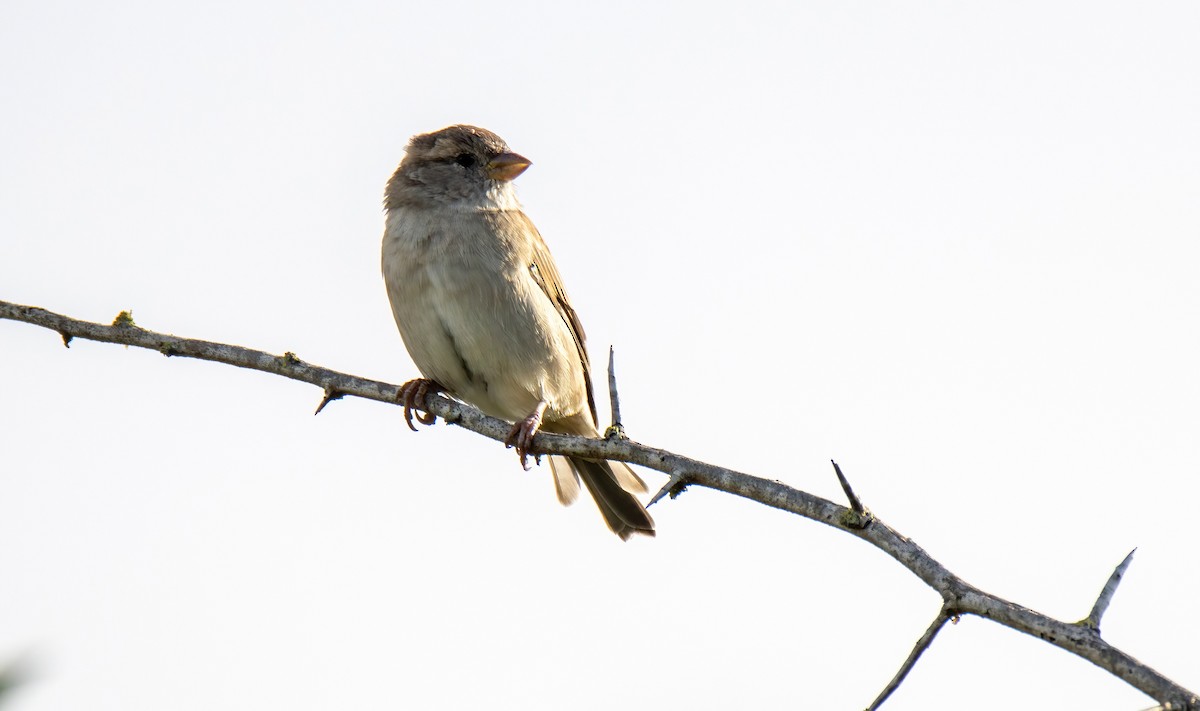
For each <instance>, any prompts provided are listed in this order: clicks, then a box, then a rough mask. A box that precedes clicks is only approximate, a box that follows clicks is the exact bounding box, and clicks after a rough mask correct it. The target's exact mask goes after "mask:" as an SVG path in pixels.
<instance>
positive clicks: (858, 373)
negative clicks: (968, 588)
mask: <svg viewBox="0 0 1200 711" xmlns="http://www.w3.org/2000/svg"><path fill="white" fill-rule="evenodd" d="M797 5H799V3H755V2H742V3H737V4H736V5H724V6H716V5H711V6H706V5H703V4H700V3H694V2H689V3H683V2H680V3H673V4H667V3H659V4H656V5H654V6H653V7H647V4H646V3H632V2H628V3H625V2H616V3H605V4H603V6H601V5H593V6H592V7H591V8H589V9H583V8H573V7H569V6H566V5H564V4H555V3H549V2H546V3H533V2H511V3H497V4H494V5H485V4H482V3H478V2H466V3H450V2H436V3H435V2H426V3H420V4H413V3H406V2H386V3H384V2H341V3H337V4H336V6H334V5H333V4H330V5H328V6H325V5H321V4H317V3H284V2H278V3H272V2H254V1H251V2H245V1H242V2H236V3H233V2H201V3H161V2H150V1H145V2H133V1H125V0H114V1H113V2H104V3H94V2H86V3H85V2H55V1H54V0H36V2H28V1H25V0H6V2H5V3H4V4H3V5H0V86H3V87H4V88H3V92H2V99H0V101H2V102H3V111H2V113H0V156H2V157H0V299H5V300H10V301H16V302H18V303H27V304H34V305H38V306H43V307H45V308H49V309H53V310H57V311H61V312H64V313H68V314H71V315H74V316H77V317H81V318H87V319H91V320H96V321H103V322H108V321H110V320H111V319H112V318H113V317H114V316H115V315H116V313H117V312H118V311H120V310H122V309H132V310H133V313H134V316H135V318H136V319H137V321H138V322H139V323H140V324H141V325H143V326H145V327H147V328H153V329H157V330H163V331H168V332H172V333H176V334H178V335H183V336H191V337H198V338H207V339H212V340H218V341H224V342H231V343H238V344H241V345H246V346H250V347H255V348H261V349H265V350H269V351H273V352H280V353H281V352H283V351H285V350H291V351H294V352H296V353H297V354H298V355H299V356H300V357H301V358H303V359H305V360H308V361H311V362H314V363H318V364H321V365H325V366H329V367H333V368H337V369H340V370H345V371H349V372H353V373H356V374H359V375H363V376H367V377H373V378H380V379H384V380H389V381H391V382H394V383H399V382H402V381H403V380H405V379H407V378H410V377H413V376H414V375H416V370H415V368H414V367H413V365H412V364H411V362H410V361H409V359H408V356H407V354H406V353H405V352H404V348H403V345H402V344H401V341H400V338H399V336H398V335H397V333H396V331H395V327H394V325H393V323H392V319H391V315H390V312H389V309H388V306H387V300H386V297H385V295H384V291H383V286H382V280H381V278H380V275H379V267H378V261H379V256H378V252H379V238H380V234H381V231H382V214H381V210H380V197H381V192H382V188H383V183H384V181H385V180H386V179H387V177H388V176H389V175H390V173H391V171H392V170H393V169H394V167H395V165H396V163H397V162H398V161H399V160H400V158H401V156H402V153H403V147H404V145H405V142H406V141H407V139H408V137H409V136H411V135H412V134H414V133H418V132H423V131H428V130H432V129H436V128H440V127H442V126H444V125H446V124H450V123H457V122H469V123H475V124H478V125H481V126H485V127H487V128H490V129H492V130H494V131H496V132H498V133H499V134H500V135H502V136H503V137H505V138H506V139H507V140H508V142H509V144H510V145H511V146H512V148H513V149H514V150H516V151H518V152H520V153H522V154H524V155H526V156H528V157H529V158H530V159H532V160H533V162H534V165H533V167H532V168H531V169H530V170H529V171H528V172H527V173H526V174H525V175H523V176H521V178H520V179H519V180H518V189H519V191H520V194H521V197H522V199H523V201H524V203H525V206H526V209H527V210H528V212H529V213H530V215H531V216H532V217H533V219H534V220H535V222H536V223H537V224H538V225H539V227H540V228H541V230H542V232H543V234H544V235H545V236H546V238H547V240H548V241H549V242H550V245H551V247H552V248H553V250H554V252H555V255H556V257H557V260H558V262H559V266H560V268H561V270H562V272H563V273H564V276H565V279H566V282H567V284H568V288H569V289H570V292H571V295H572V298H573V300H574V303H575V305H576V307H577V309H578V310H579V312H580V314H581V315H582V317H583V320H584V324H585V325H586V327H587V330H588V335H589V338H590V345H591V350H592V354H593V358H594V359H595V360H597V361H602V360H603V358H604V354H605V350H606V347H607V346H608V344H610V343H612V344H614V345H615V346H616V348H617V353H618V359H619V360H618V367H619V370H618V373H619V375H620V378H621V386H622V404H623V410H624V415H625V421H626V425H627V426H628V428H629V431H630V434H631V436H633V437H634V438H635V439H638V440H640V441H643V442H646V443H648V444H652V445H656V446H662V447H666V448H669V449H672V450H674V451H677V452H679V453H682V454H686V455H689V456H693V457H698V458H701V459H706V460H708V461H712V462H714V463H718V464H723V465H726V466H732V467H735V468H738V469H741V470H743V471H747V472H751V473H755V474H758V475H761V476H765V477H770V478H777V479H780V480H783V481H785V482H787V483H789V484H791V485H793V486H796V487H799V488H801V489H804V490H807V491H810V492H813V493H816V494H819V495H822V496H826V497H830V498H833V499H834V500H837V501H841V497H840V494H839V493H838V489H837V485H836V481H835V479H834V477H833V474H832V472H831V470H830V467H829V464H828V461H829V459H831V458H833V459H837V460H838V462H839V463H840V464H841V465H842V466H843V468H844V469H845V471H846V472H847V474H848V475H849V476H850V478H851V481H852V482H853V483H854V485H855V486H856V488H857V490H858V491H859V493H860V494H861V495H862V496H863V497H864V499H865V501H866V503H867V505H868V506H870V507H871V508H872V509H873V510H874V511H875V512H876V513H877V514H878V515H879V516H880V517H882V518H883V519H884V520H886V521H888V522H889V523H890V524H892V525H893V526H895V527H896V528H898V529H899V530H900V531H902V532H904V533H905V534H907V535H910V536H912V537H913V538H914V539H915V540H916V541H917V542H918V543H920V544H921V545H923V546H924V547H925V548H926V549H927V550H929V551H930V552H931V553H932V554H933V555H934V556H936V557H937V558H938V559H939V560H941V561H942V562H943V563H945V564H946V565H947V566H949V567H950V569H951V570H953V571H955V572H956V573H958V574H960V575H962V576H964V577H965V578H966V579H967V580H968V581H970V582H972V583H974V584H976V585H978V586H980V587H983V588H985V589H987V590H989V591H991V592H994V593H998V594H1001V595H1004V596H1006V597H1008V598H1009V599H1012V600H1014V601H1016V602H1019V603H1021V604H1024V605H1026V606H1029V607H1033V608H1035V609H1038V610H1040V611H1043V612H1045V613H1047V614H1050V615H1053V616H1057V617H1060V618H1063V619H1079V618H1081V617H1083V616H1085V615H1086V614H1087V611H1088V609H1089V608H1090V606H1091V604H1092V601H1093V599H1094V597H1095V595H1096V593H1097V592H1098V591H1099V589H1100V587H1101V586H1102V584H1103V582H1104V580H1105V578H1106V577H1107V575H1108V574H1109V572H1110V571H1111V569H1112V567H1113V566H1114V565H1115V564H1116V563H1117V562H1119V561H1120V560H1121V558H1122V557H1123V556H1124V555H1125V553H1127V552H1128V551H1129V550H1130V549H1131V548H1133V547H1135V546H1136V547H1138V553H1137V556H1136V558H1135V560H1134V563H1133V566H1132V568H1131V569H1130V571H1129V573H1128V575H1127V576H1126V580H1125V582H1124V583H1123V585H1122V587H1121V589H1120V590H1119V591H1118V593H1117V595H1116V598H1115V600H1114V602H1113V605H1112V607H1111V608H1110V610H1109V612H1108V616H1107V617H1106V618H1105V625H1104V632H1105V636H1106V638H1107V639H1109V640H1110V641H1111V642H1113V643H1115V644H1117V645H1119V646H1121V647H1122V648H1124V649H1125V650H1127V651H1128V652H1130V653H1132V654H1133V655H1134V656H1136V657H1138V658H1140V659H1143V660H1145V661H1146V662H1148V663H1150V664H1152V665H1153V666H1155V667H1156V668H1157V669H1158V670H1159V671H1161V672H1163V673H1164V674H1166V675H1168V676H1169V677H1172V678H1174V679H1175V680H1176V681H1178V682H1180V683H1182V684H1185V685H1188V686H1190V687H1191V688H1192V689H1196V688H1198V687H1200V653H1197V651H1196V646H1195V639H1196V638H1197V636H1200V621H1198V619H1197V617H1196V616H1195V615H1194V614H1192V609H1193V608H1194V605H1195V598H1196V593H1195V591H1196V590H1197V589H1200V566H1197V564H1196V562H1197V554H1196V550H1197V543H1198V542H1200V535H1198V534H1197V528H1196V526H1195V523H1194V521H1193V514H1192V510H1193V509H1194V508H1195V506H1196V501H1197V500H1198V499H1200V483H1198V481H1200V374H1198V368H1197V363H1200V328H1198V321H1200V266H1198V265H1200V247H1198V241H1197V238H1198V237H1200V200H1198V199H1197V196H1198V195H1200V41H1198V40H1197V38H1200V5H1196V4H1195V3H1190V2H1175V3H1171V2H1156V3H1120V4H1114V3H1105V2H1074V3H1067V2H1006V3H970V4H967V3H950V2H946V3H922V4H914V3H903V4H901V3H862V2H814V3H804V5H803V7H797ZM0 368H3V372H4V373H5V374H6V375H5V381H6V382H5V388H4V393H3V395H2V396H0V402H2V403H3V406H2V407H0V450H2V454H0V575H2V576H3V582H2V583H0V663H2V662H3V661H4V660H6V659H9V660H11V659H14V658H26V659H28V663H29V664H30V666H31V668H32V669H33V673H34V674H35V678H34V679H33V680H32V681H31V682H30V683H29V684H28V685H27V686H26V687H24V689H23V690H22V691H21V692H20V693H18V694H16V695H14V697H13V698H12V703H11V704H10V705H9V708H11V709H13V710H14V711H48V710H58V709H91V710H106V709H112V710H121V711H129V710H130V709H135V710H137V709H172V711H187V710H189V709H204V710H206V711H207V710H209V709H223V710H226V711H231V710H238V709H247V710H249V709H255V710H258V709H264V708H280V709H282V708H287V709H293V710H296V711H303V710H305V709H329V708H343V709H388V708H392V709H395V708H446V709H477V708H526V709H559V708H572V709H609V708H614V707H619V708H625V709H668V708H679V709H687V708H696V709H705V708H714V709H715V708H759V709H784V708H786V709H796V708H813V709H859V708H863V707H864V706H865V705H866V704H867V703H869V702H870V700H871V699H872V698H874V696H875V694H876V693H877V692H878V691H879V690H880V689H881V688H882V686H883V685H884V684H885V683H886V682H887V680H888V679H889V678H891V675H892V674H893V673H894V672H895V670H896V668H897V667H898V665H899V664H900V662H901V661H902V659H903V658H904V656H905V654H907V652H908V650H909V649H910V647H911V645H912V643H913V642H914V641H915V640H916V639H917V637H918V636H919V635H920V634H921V632H922V631H923V630H924V629H925V627H926V625H927V624H928V623H929V621H930V620H931V619H932V618H933V616H934V614H935V613H936V610H937V607H938V603H939V600H938V598H937V596H936V595H935V594H934V593H933V592H932V591H930V590H928V589H926V588H925V587H924V586H923V585H922V584H921V583H920V582H919V581H918V580H917V579H916V578H914V577H913V576H912V575H910V574H909V573H908V572H907V571H905V570H904V569H903V568H901V567H900V566H899V565H897V564H896V563H894V562H893V561H891V560H890V559H889V558H887V557H886V556H884V555H883V554H882V553H880V552H879V551H877V550H875V549H873V548H870V547H869V546H867V545H865V544H863V543H861V542H859V541H858V540H856V539H854V538H852V537H850V536H847V535H844V534H841V533H839V532H837V531H834V530H832V529H828V528H825V527H823V526H820V525H817V524H814V523H812V522H809V521H805V520H802V519H799V518H795V517H790V516H787V515H784V514H781V513H779V512H776V511H772V510H768V509H766V508H763V507H761V506H758V505H755V504H752V503H749V502H746V501H742V500H739V499H736V498H734V497H731V496H727V495H722V494H717V493H714V492H709V491H703V490H692V491H689V492H688V493H687V494H686V495H685V496H684V497H682V498H681V499H679V500H677V501H673V502H666V503H664V504H663V505H660V506H656V507H655V508H654V509H653V513H654V515H655V518H656V520H657V522H658V526H659V537H658V539H657V540H653V541H650V540H637V541H632V542H630V543H626V544H622V543H621V542H620V541H619V540H617V539H616V537H614V536H612V535H611V534H609V533H608V532H607V531H606V530H605V528H604V526H603V524H602V522H601V520H600V518H599V514H598V513H597V512H596V511H595V510H594V507H593V506H592V505H591V504H590V503H585V504H581V505H578V506H575V507H573V508H570V509H563V508H560V507H559V506H558V505H557V504H556V503H555V500H554V494H553V487H552V486H551V484H550V481H549V479H548V476H547V473H548V472H547V470H546V469H545V468H542V469H539V470H535V471H533V472H530V473H524V472H522V471H521V470H520V468H519V467H518V466H517V463H516V458H515V456H513V454H512V453H511V452H508V451H505V450H504V449H503V448H502V447H500V446H499V445H497V444H495V443H492V442H489V441H486V440H483V439H481V438H478V437H475V436H472V435H469V434H467V433H464V432H461V431H454V430H451V429H449V428H446V427H442V426H439V427H438V428H435V429H428V430H424V431H422V432H421V433H420V434H417V435H414V434H412V433H410V432H409V431H408V430H407V429H406V428H405V427H404V425H403V423H402V420H401V416H400V411H399V409H396V408H389V407H385V406H382V405H379V404H376V403H368V402H364V401H358V400H345V401H341V402H337V403H334V404H333V405H331V406H330V407H329V408H328V409H327V410H326V412H324V413H322V414H321V415H320V416H319V417H315V418H314V417H313V416H312V414H311V413H312V410H313V408H314V407H315V406H316V405H317V403H318V401H319V399H320V393H319V392H318V391H317V390H316V389H315V388H312V387H309V386H305V385H302V384H298V383H293V382H290V381H286V380H283V379H280V378H276V377H271V376H268V375H264V374H258V373H250V372H242V371H238V370H235V369H233V368H229V367H227V366H219V365H215V364H208V363H199V362H192V361H186V360H183V359H166V358H163V357H162V356H160V355H158V354H155V353H151V352H146V351H138V350H132V349H130V350H126V349H124V348H121V347H118V346H111V345H104V344H95V343H88V342H82V341H76V342H75V343H74V344H73V345H72V347H71V349H70V350H67V349H64V348H62V346H61V345H60V343H59V341H58V336H57V335H55V334H53V333H50V332H47V331H44V330H41V329H38V328H35V327H32V326H28V325H24V324H17V323H12V322H8V321H2V322H0ZM726 397H728V398H730V399H732V400H736V401H740V402H749V403H753V404H754V405H755V406H756V410H755V411H753V412H751V411H746V410H741V409H740V408H739V407H737V406H735V405H726V404H723V402H722V400H723V399H724V398H726ZM647 478H648V479H649V480H650V482H651V484H652V485H653V486H657V485H658V484H660V483H661V482H662V481H663V479H662V477H660V476H659V475H657V474H654V473H650V474H648V475H647ZM966 705H969V706H970V707H971V708H977V709H1009V708H1016V707H1019V708H1024V709H1058V708H1089V709H1099V710H1105V709H1112V710H1114V711H1116V710H1123V711H1124V710H1129V709H1138V708H1144V707H1146V706H1150V705H1152V704H1151V702H1150V700H1148V699H1147V698H1146V697H1144V696H1143V695H1141V694H1139V693H1138V692H1136V691H1134V690H1133V689H1132V688H1130V687H1128V686H1126V685H1125V684H1124V683H1123V682H1120V681H1117V680H1115V679H1114V678H1112V677H1110V676H1109V675H1108V674H1107V673H1105V672H1103V671H1100V670H1098V669H1096V668H1095V667H1092V666H1091V665H1090V664H1088V663H1086V662H1083V661H1080V660H1078V659H1076V658H1074V657H1072V656H1070V655H1068V654H1066V653H1064V652H1061V651H1059V650H1057V649H1055V648H1052V647H1050V646H1048V645H1046V644H1043V643H1040V642H1038V641H1036V640H1033V639H1031V638H1028V637H1025V636H1023V635H1020V634H1018V633H1016V632H1012V631H1008V630H1005V629H1003V628H1000V627H997V626H995V625H993V624H990V623H988V622H986V621H982V620H978V619H966V620H964V621H963V622H962V623H961V624H959V625H958V626H956V627H948V628H947V629H946V630H945V631H944V632H943V633H942V635H941V637H939V639H938V640H937V641H936V643H935V644H934V646H933V648H932V649H931V650H930V651H929V652H928V653H927V654H926V655H925V657H924V658H923V659H922V660H921V662H920V664H919V666H918V668H917V669H916V671H915V672H914V673H913V675H912V677H911V678H910V679H909V681H908V682H907V683H906V684H905V686H904V687H902V689H901V690H900V691H899V692H898V694H897V695H896V696H895V697H893V699H892V701H890V702H889V704H888V706H887V708H888V709H894V710H899V709H959V708H963V707H964V706H966Z"/></svg>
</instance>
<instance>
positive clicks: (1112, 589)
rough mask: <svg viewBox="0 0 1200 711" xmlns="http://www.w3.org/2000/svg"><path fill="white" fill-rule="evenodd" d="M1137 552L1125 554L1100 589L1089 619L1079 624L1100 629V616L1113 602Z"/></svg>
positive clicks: (1135, 550)
mask: <svg viewBox="0 0 1200 711" xmlns="http://www.w3.org/2000/svg"><path fill="white" fill-rule="evenodd" d="M1136 552H1137V548H1134V549H1133V550H1131V551H1129V555H1127V556H1125V560H1122V561H1121V563H1120V565H1118V566H1117V567H1116V569H1115V570H1113V572H1112V575H1110V576H1108V582H1106V583H1104V589H1102V590H1101V591H1100V595H1099V597H1097V598H1096V604H1095V605H1092V611H1091V613H1089V614H1088V616H1087V619H1085V620H1083V621H1082V622H1080V623H1079V624H1081V625H1085V626H1087V627H1090V628H1091V629H1094V630H1096V631H1097V632H1099V631H1100V618H1101V617H1104V612H1105V610H1107V609H1108V603H1110V602H1112V597H1113V594H1114V593H1116V592H1117V586H1118V585H1120V584H1121V578H1122V577H1123V576H1124V575H1125V570H1126V569H1128V568H1129V564H1130V563H1132V562H1133V554H1134V553H1136Z"/></svg>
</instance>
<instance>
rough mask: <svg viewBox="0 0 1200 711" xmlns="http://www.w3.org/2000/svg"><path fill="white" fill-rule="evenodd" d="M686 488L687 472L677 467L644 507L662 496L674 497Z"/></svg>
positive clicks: (652, 503) (651, 504)
mask: <svg viewBox="0 0 1200 711" xmlns="http://www.w3.org/2000/svg"><path fill="white" fill-rule="evenodd" d="M686 489H687V474H686V473H685V472H684V471H682V470H678V469H677V470H675V471H673V472H671V478H670V479H668V480H667V483H666V484H663V485H662V488H661V489H659V490H658V493H657V494H655V495H654V496H653V497H652V498H651V499H650V502H649V503H647V504H646V508H650V507H651V506H653V505H654V504H655V503H657V502H658V500H659V499H661V498H662V497H664V496H670V497H671V498H672V499H675V498H677V497H678V496H679V495H680V494H682V493H683V492H684V491H685V490H686Z"/></svg>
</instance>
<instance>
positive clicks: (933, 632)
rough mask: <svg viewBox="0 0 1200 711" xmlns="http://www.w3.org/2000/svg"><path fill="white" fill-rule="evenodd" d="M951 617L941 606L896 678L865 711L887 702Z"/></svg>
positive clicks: (901, 666)
mask: <svg viewBox="0 0 1200 711" xmlns="http://www.w3.org/2000/svg"><path fill="white" fill-rule="evenodd" d="M952 617H954V613H952V612H950V609H949V608H948V607H947V606H945V605H943V606H942V609H941V610H939V611H938V615H937V617H935V618H933V622H932V623H930V625H929V629H927V630H925V634H923V635H921V638H920V639H918V640H917V643H916V645H914V646H913V649H912V651H911V652H909V653H908V659H905V660H904V663H903V664H901V665H900V671H898V672H896V676H894V677H892V680H891V681H890V682H888V685H887V686H885V687H884V688H883V691H882V692H880V693H879V696H877V697H875V700H874V701H872V702H871V705H870V706H868V707H867V711H875V709H878V708H879V706H880V705H881V704H882V703H883V702H884V701H887V698H888V697H889V696H891V695H892V692H894V691H895V690H896V689H898V688H900V684H901V683H902V682H903V681H904V678H905V677H907V676H908V673H909V672H910V671H912V669H913V667H914V666H916V664H917V660H918V659H920V658H921V655H922V654H924V653H925V650H926V649H929V645H930V644H933V638H934V637H936V636H937V633H938V632H940V631H941V630H942V627H944V626H945V624H946V622H947V621H948V620H950V618H952Z"/></svg>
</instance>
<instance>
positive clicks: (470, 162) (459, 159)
mask: <svg viewBox="0 0 1200 711" xmlns="http://www.w3.org/2000/svg"><path fill="white" fill-rule="evenodd" d="M454 162H455V163H458V164H459V165H461V166H462V167H464V168H474V167H475V156H473V155H471V154H470V153H459V154H458V155H456V156H454Z"/></svg>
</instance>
